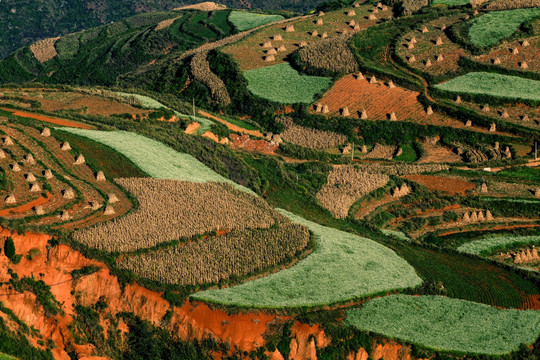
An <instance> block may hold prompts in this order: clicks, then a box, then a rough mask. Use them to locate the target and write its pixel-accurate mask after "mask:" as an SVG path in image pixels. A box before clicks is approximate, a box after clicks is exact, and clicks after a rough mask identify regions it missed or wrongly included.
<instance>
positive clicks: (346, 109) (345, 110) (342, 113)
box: [341, 107, 351, 116]
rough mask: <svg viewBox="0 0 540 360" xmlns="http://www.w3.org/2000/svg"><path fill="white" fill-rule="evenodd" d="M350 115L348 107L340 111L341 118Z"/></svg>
mask: <svg viewBox="0 0 540 360" xmlns="http://www.w3.org/2000/svg"><path fill="white" fill-rule="evenodd" d="M350 115H351V113H350V112H349V108H348V107H344V108H343V109H342V110H341V116H350Z"/></svg>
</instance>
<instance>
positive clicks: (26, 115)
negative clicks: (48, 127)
mask: <svg viewBox="0 0 540 360" xmlns="http://www.w3.org/2000/svg"><path fill="white" fill-rule="evenodd" d="M1 109H2V110H4V111H8V112H10V113H12V114H13V115H15V116H20V117H24V118H28V119H34V120H39V121H44V122H48V123H51V124H55V125H61V126H69V127H74V128H79V129H87V130H94V129H95V127H94V126H90V125H86V124H83V123H79V122H76V121H72V120H67V119H59V118H52V117H48V116H45V115H39V114H33V113H28V112H23V111H18V110H15V109H9V108H1Z"/></svg>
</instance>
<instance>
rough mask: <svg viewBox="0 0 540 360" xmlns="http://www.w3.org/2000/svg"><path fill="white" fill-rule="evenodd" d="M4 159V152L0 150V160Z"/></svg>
mask: <svg viewBox="0 0 540 360" xmlns="http://www.w3.org/2000/svg"><path fill="white" fill-rule="evenodd" d="M5 158H6V153H5V152H4V150H2V149H0V159H5Z"/></svg>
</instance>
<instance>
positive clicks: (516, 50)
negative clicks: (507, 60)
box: [512, 47, 519, 55]
mask: <svg viewBox="0 0 540 360" xmlns="http://www.w3.org/2000/svg"><path fill="white" fill-rule="evenodd" d="M517 54H519V50H518V48H517V47H515V48H513V49H512V55H517Z"/></svg>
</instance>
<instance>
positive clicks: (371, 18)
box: [368, 14, 377, 20]
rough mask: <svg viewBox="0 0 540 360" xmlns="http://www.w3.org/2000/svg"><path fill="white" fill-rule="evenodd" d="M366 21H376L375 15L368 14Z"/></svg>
mask: <svg viewBox="0 0 540 360" xmlns="http://www.w3.org/2000/svg"><path fill="white" fill-rule="evenodd" d="M368 20H377V16H375V14H369V16H368Z"/></svg>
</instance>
